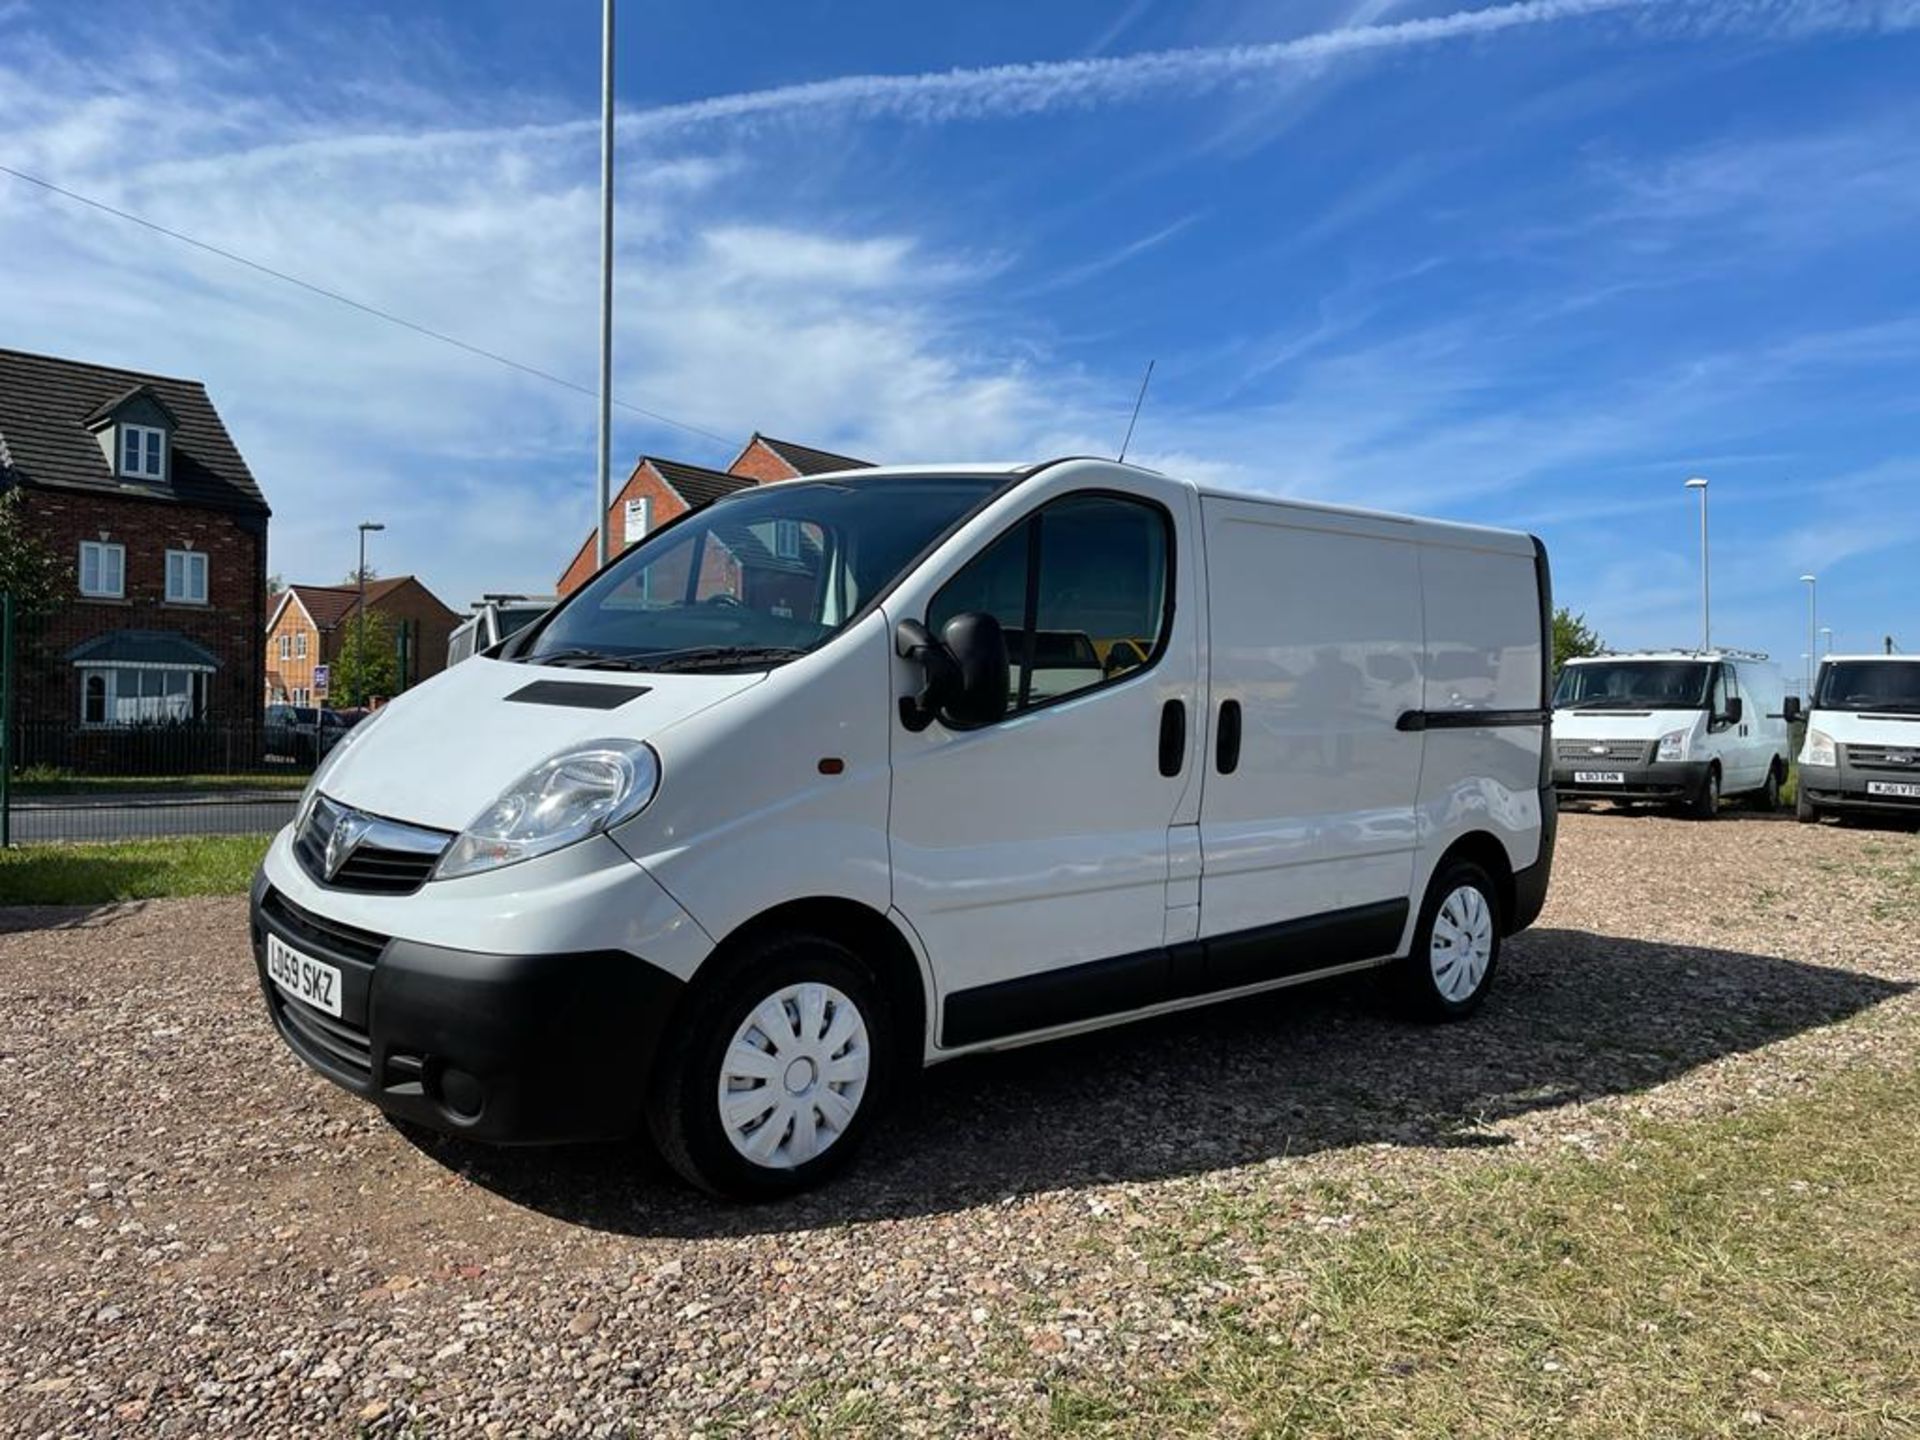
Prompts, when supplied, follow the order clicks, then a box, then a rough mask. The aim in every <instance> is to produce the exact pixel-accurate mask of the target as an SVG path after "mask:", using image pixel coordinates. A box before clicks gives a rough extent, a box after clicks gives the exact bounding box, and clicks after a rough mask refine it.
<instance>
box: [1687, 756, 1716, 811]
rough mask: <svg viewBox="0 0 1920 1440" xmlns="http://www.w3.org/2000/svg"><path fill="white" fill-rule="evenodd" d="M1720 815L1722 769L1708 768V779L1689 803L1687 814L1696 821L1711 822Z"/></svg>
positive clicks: (1713, 766) (1703, 781) (1701, 783)
mask: <svg viewBox="0 0 1920 1440" xmlns="http://www.w3.org/2000/svg"><path fill="white" fill-rule="evenodd" d="M1719 813H1720V767H1719V766H1718V765H1712V766H1709V767H1708V768H1707V778H1706V779H1704V780H1702V781H1701V782H1700V788H1699V789H1698V790H1696V791H1694V793H1693V798H1692V799H1691V800H1689V801H1688V802H1687V814H1688V815H1689V816H1690V817H1691V818H1693V819H1695V820H1711V819H1713V817H1714V816H1716V815H1718V814H1719Z"/></svg>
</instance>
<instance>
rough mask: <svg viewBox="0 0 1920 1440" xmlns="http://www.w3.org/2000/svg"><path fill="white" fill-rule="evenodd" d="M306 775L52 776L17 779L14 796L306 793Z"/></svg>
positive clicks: (19, 797)
mask: <svg viewBox="0 0 1920 1440" xmlns="http://www.w3.org/2000/svg"><path fill="white" fill-rule="evenodd" d="M306 784H307V775H306V772H304V771H302V772H299V773H295V772H294V771H292V770H291V769H289V770H288V771H287V772H286V773H285V774H281V773H279V772H277V771H268V772H267V773H265V774H261V775H67V774H61V773H58V772H55V773H52V774H40V775H35V774H32V773H31V772H30V773H29V775H26V776H21V777H17V778H16V779H15V780H14V782H13V794H14V796H15V797H16V798H17V799H21V800H30V799H33V798H34V797H36V796H40V795H134V794H140V795H147V794H154V795H171V794H175V793H189V794H201V795H203V794H217V793H220V792H222V791H228V790H304V789H305V788H306Z"/></svg>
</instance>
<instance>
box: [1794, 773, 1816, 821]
mask: <svg viewBox="0 0 1920 1440" xmlns="http://www.w3.org/2000/svg"><path fill="white" fill-rule="evenodd" d="M1793 817H1794V819H1796V820H1798V821H1799V822H1800V823H1801V824H1802V825H1817V824H1819V823H1820V807H1819V806H1817V805H1815V804H1814V803H1813V801H1811V800H1809V799H1808V798H1807V785H1806V780H1805V778H1804V777H1803V778H1802V779H1801V782H1800V793H1799V794H1798V795H1796V796H1795V797H1794V800H1793Z"/></svg>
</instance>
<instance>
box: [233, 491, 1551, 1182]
mask: <svg viewBox="0 0 1920 1440" xmlns="http://www.w3.org/2000/svg"><path fill="white" fill-rule="evenodd" d="M1551 614H1552V608H1551V601H1550V596H1549V584H1548V575H1547V563H1546V553H1545V550H1544V549H1543V548H1542V547H1541V545H1540V544H1539V542H1538V541H1536V540H1534V539H1532V538H1531V537H1529V536H1527V535H1523V534H1516V533H1513V532H1511V531H1504V530H1492V529H1483V528H1479V527H1475V526H1468V525H1456V524H1446V523H1441V522H1436V521H1427V520H1414V519H1409V518H1406V517H1402V516H1394V515H1382V514H1373V513H1368V512H1365V511H1359V510H1347V509H1336V508H1332V507H1325V506H1316V505H1306V504H1292V503H1288V502H1285V501H1281V500H1276V499H1272V498H1262V497H1258V496H1250V495H1234V494H1228V493H1224V492H1221V491H1217V490H1212V489H1203V488H1201V487H1198V486H1195V485H1193V484H1190V483H1185V482H1182V481H1179V480H1174V479H1170V478H1168V477H1166V476H1164V475H1159V474H1155V473H1154V472H1152V471H1148V470H1142V469H1139V468H1137V467H1132V466H1127V465H1120V464H1114V463H1110V462H1107V461H1102V460H1084V459H1076V460H1061V461H1055V462H1052V463H1049V464H1044V465H1036V466H1029V467H955V468H936V469H930V470H910V471H909V470H863V471H859V472H850V473H846V474H841V475H833V476H823V477H815V478H809V479H805V480H793V481H787V482H784V483H782V484H779V485H769V486H764V487H756V488H752V489H748V490H743V491H741V492H740V493H738V494H735V495H731V496H728V497H726V498H724V499H721V500H718V501H716V502H714V503H713V504H711V505H708V506H705V507H703V508H700V509H697V510H693V511H689V512H688V513H687V514H685V515H682V516H680V517H678V518H676V519H675V520H673V521H672V522H671V523H669V524H667V525H664V526H662V527H660V528H659V529H657V530H655V531H653V532H652V533H650V534H649V535H647V536H646V538H645V539H643V540H641V541H640V542H639V543H638V544H636V545H634V546H633V547H632V548H630V549H628V550H627V551H625V552H624V553H623V554H621V555H620V556H618V557H617V558H615V559H614V560H613V561H612V562H611V563H610V564H609V565H608V566H607V567H606V568H605V569H603V570H602V571H601V572H600V573H599V574H598V575H596V576H594V577H593V578H592V579H591V580H589V581H588V582H587V583H586V584H585V585H583V586H582V587H581V588H580V589H579V590H577V591H575V592H574V593H573V594H572V595H571V596H570V597H568V598H567V599H566V600H564V601H562V602H561V603H560V605H559V606H558V607H557V608H555V609H554V610H553V611H552V612H551V613H550V614H548V615H547V616H545V617H544V618H543V619H541V620H540V621H539V622H537V623H536V624H534V625H531V626H529V627H528V628H527V629H525V630H523V631H521V632H520V633H519V634H518V635H516V636H513V637H512V638H510V639H508V640H507V641H505V642H504V643H503V644H502V645H501V646H499V647H498V648H497V649H495V650H493V651H491V652H489V653H487V654H482V655H479V656H477V657H475V658H474V659H472V660H469V661H467V662H466V663H464V664H461V665H457V666H454V667H452V668H450V669H448V670H447V671H446V672H445V673H443V674H441V675H439V676H436V677H435V678H433V679H432V680H429V681H427V682H426V683H425V684H423V685H419V686H417V687H415V688H414V689H412V690H409V691H408V692H407V693H406V694H404V695H401V696H399V697H398V698H397V699H395V700H394V701H393V702H392V703H391V704H389V705H387V706H386V707H384V708H383V709H381V710H380V711H379V712H378V713H377V714H376V715H375V716H374V717H373V718H372V719H371V720H369V721H367V722H366V723H364V724H363V725H361V726H360V727H358V728H357V729H355V730H353V731H352V732H350V734H349V738H348V740H347V741H346V742H345V743H343V744H342V745H341V746H340V747H339V748H338V749H336V750H335V751H334V752H333V753H332V754H331V755H330V756H328V758H327V760H326V762H325V763H324V764H323V765H322V766H321V768H320V769H319V770H318V771H317V772H316V774H315V776H314V778H313V783H312V785H311V787H310V788H309V790H308V793H307V794H306V796H305V797H304V798H303V800H302V803H301V805H300V809H299V813H298V817H297V819H296V821H295V822H294V824H292V825H290V826H289V827H288V828H287V829H286V830H284V831H283V832H282V833H281V834H280V835H278V836H277V837H276V838H275V839H274V841H273V843H272V846H271V847H270V849H269V851H268V853H267V856H266V859H265V862H264V864H263V865H262V867H261V869H260V873H259V875H258V877H257V879H256V881H255V883H254V886H253V892H252V905H251V923H252V934H253V943H254V950H255V954H256V957H257V963H258V967H259V974H260V982H261V989H262V993H263V998H264V1000H265V1003H266V1008H267V1011H268V1014H269V1015H270V1016H271V1018H272V1022H273V1024H274V1025H275V1027H276V1028H277V1029H278V1030H279V1032H280V1034H281V1036H282V1038H283V1039H284V1040H285V1041H286V1043H287V1044H288V1046H289V1047H290V1048H291V1049H292V1050H293V1051H294V1052H295V1053H296V1054H297V1055H298V1056H299V1057H300V1058H301V1059H302V1060H303V1061H305V1062H306V1063H307V1064H308V1065H310V1066H312V1067H313V1068H314V1069H316V1070H318V1071H319V1072H320V1073H322V1074H323V1075H325V1076H326V1077H328V1078H329V1079H331V1080H332V1081H334V1082H335V1083H337V1084H339V1085H341V1086H343V1087H344V1088H346V1089H348V1090H350V1091H352V1092H353V1093H354V1094H356V1095H360V1096H363V1097H364V1098H366V1099H367V1100H369V1101H371V1102H372V1103H374V1104H376V1105H378V1106H380V1107H381V1108H382V1109H383V1110H385V1111H387V1112H388V1113H389V1114H392V1115H395V1116H398V1117H403V1118H406V1119H409V1120H413V1121H417V1122H419V1123H422V1124H425V1125H428V1126H432V1127H435V1128H438V1129H441V1130H444V1131H447V1132H450V1133H453V1134H457V1135H463V1136H468V1137H471V1138H473V1139H476V1140H483V1141H494V1142H501V1143H507V1142H531V1141H562V1140H583V1139H599V1138H610V1137H619V1136H626V1135H630V1134H633V1133H635V1132H636V1131H640V1130H650V1131H651V1133H652V1134H653V1136H654V1137H655V1139H656V1141H657V1142H658V1144H659V1145H660V1147H661V1149H662V1151H663V1152H664V1153H665V1155H666V1156H667V1157H668V1159H669V1160H671V1162H672V1163H673V1164H674V1165H675V1166H676V1167H677V1168H678V1169H679V1170H680V1172H681V1173H682V1174H683V1175H685V1176H687V1177H688V1178H689V1179H690V1180H692V1181H694V1182H695V1183H697V1184H700V1185H702V1186H705V1187H707V1188H709V1189H711V1190H714V1191H717V1192H721V1193H725V1194H729V1195H742V1196H755V1195H770V1194H778V1193H782V1192H785V1191H790V1190H794V1189H798V1188H800V1187H802V1186H805V1185H808V1184H812V1183H814V1182H815V1181H818V1180H819V1179H821V1178H823V1177H824V1176H825V1175H827V1174H828V1173H829V1172H830V1171H832V1170H833V1169H834V1168H835V1167H837V1166H839V1165H840V1164H843V1163H844V1162H845V1161H846V1159H847V1158H848V1156H849V1154H850V1153H851V1152H852V1150H853V1148H854V1146H855V1145H856V1144H857V1143H858V1141H859V1139H860V1137H861V1135H862V1134H863V1133H864V1132H865V1131H866V1130H867V1129H868V1128H869V1127H870V1126H871V1125H872V1123H873V1121H874V1118H875V1115H876V1113H877V1112H878V1111H879V1110H880V1109H881V1108H882V1106H883V1105H884V1103H885V1102H886V1101H887V1100H888V1099H889V1098H890V1097H891V1096H892V1095H893V1094H895V1093H896V1092H897V1091H898V1090H899V1089H900V1088H901V1086H902V1082H903V1080H904V1078H905V1072H907V1071H909V1070H912V1069H917V1068H918V1067H919V1066H921V1065H924V1064H932V1063H934V1062H937V1061H942V1060H946V1059H949V1058H951V1057H954V1056H959V1055H965V1054H969V1053H972V1052H976V1051H981V1050H992V1049H997V1048H1002V1047H1006V1046H1013V1045H1024V1044H1027V1043H1029V1042H1032V1041H1037V1040H1044V1039H1048V1038H1051V1037H1054V1036H1061V1035H1068V1034H1074V1033H1077V1032H1080V1031H1085V1030H1090V1029H1095V1028H1098V1027H1102V1026H1108V1025H1116V1024H1120V1023H1123V1022H1126V1021H1130V1020H1135V1019H1139V1018H1142V1017H1145V1016H1150V1015H1158V1014H1163V1013H1166V1012H1169V1011H1175V1010H1181V1009H1185V1008H1188V1007H1191V1006H1196V1005H1202V1004H1206V1003H1209V1002H1216V1001H1228V1000H1232V999H1234V998H1236V997H1241V996H1246V995H1250V994H1254V993H1256V992H1261V991H1267V990H1272V989H1275V988H1277V987H1281V986H1287V985H1295V984H1299V983H1301V982H1303V981H1308V980H1313V979H1318V978H1323V977H1328V976H1335V975H1345V974H1349V973H1353V972H1357V971H1363V970H1369V969H1381V970H1384V971H1385V972H1387V973H1388V975H1389V976H1390V978H1391V983H1392V984H1393V986H1394V987H1395V988H1396V989H1397V990H1398V991H1399V992H1400V993H1401V994H1402V996H1403V997H1404V998H1405V1000H1406V1001H1407V1003H1408V1004H1410V1005H1411V1006H1412V1007H1413V1008H1414V1009H1415V1010H1416V1011H1417V1012H1418V1013H1420V1014H1422V1015H1425V1016H1428V1017H1431V1018H1435V1019H1459V1018H1463V1017H1465V1016H1467V1015H1469V1014H1471V1013H1472V1012H1473V1011H1474V1010H1475V1009H1476V1008H1477V1007H1478V1006H1479V1005H1480V1003H1481V1002H1482V1000H1483V999H1484V998H1485V996H1486V994H1487V990H1488V987H1489V986H1490V985H1491V983H1492V981H1493V977H1494V975H1495V973H1496V970H1497V967H1498V961H1499V957H1500V950H1501V945H1502V942H1503V939H1504V938H1505V937H1506V936H1508V935H1510V934H1512V933H1513V932H1515V931H1516V930H1520V929H1523V928H1524V927H1526V926H1527V925H1530V924H1531V923H1532V922H1533V920H1534V918H1535V917H1536V916H1537V915H1538V914H1539V913H1540V908H1541V905H1542V903H1543V902H1544V900H1545V896H1546V889H1547V880H1548V876H1549V874H1550V873H1551V868H1552V855H1553V838H1554V824H1555V814H1554V806H1553V802H1552V789H1551V786H1550V779H1551V777H1550V775H1549V773H1548V759H1549V757H1548V755H1547V750H1546V743H1545V741H1546V722H1547V688H1548V681H1549V660H1550V655H1551V647H1550V641H1549V635H1550V617H1551ZM1114 1043H1116V1044H1121V1045H1124V1044H1125V1043H1126V1042H1125V1041H1123V1040H1116V1041H1115V1042H1114ZM1116 1143H1123V1140H1122V1139H1120V1138H1117V1139H1116Z"/></svg>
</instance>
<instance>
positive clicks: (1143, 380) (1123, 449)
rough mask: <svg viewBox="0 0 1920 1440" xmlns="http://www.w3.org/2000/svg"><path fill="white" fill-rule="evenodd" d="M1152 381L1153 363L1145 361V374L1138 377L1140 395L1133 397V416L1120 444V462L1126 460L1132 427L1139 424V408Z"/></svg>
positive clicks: (1130, 442) (1131, 440)
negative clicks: (1125, 436) (1125, 435)
mask: <svg viewBox="0 0 1920 1440" xmlns="http://www.w3.org/2000/svg"><path fill="white" fill-rule="evenodd" d="M1152 379H1153V361H1151V360H1149V361H1147V373H1146V374H1144V375H1142V376H1141V377H1140V393H1139V394H1138V395H1136V396H1134V397H1133V414H1132V416H1131V417H1129V419H1128V420H1127V438H1126V439H1124V440H1122V441H1121V442H1120V462H1124V461H1125V460H1126V458H1127V447H1128V446H1129V445H1131V444H1133V427H1134V426H1135V425H1136V424H1138V423H1139V420H1140V407H1141V405H1142V404H1144V403H1145V401H1146V398H1147V385H1148V383H1149V382H1151V381H1152Z"/></svg>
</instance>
